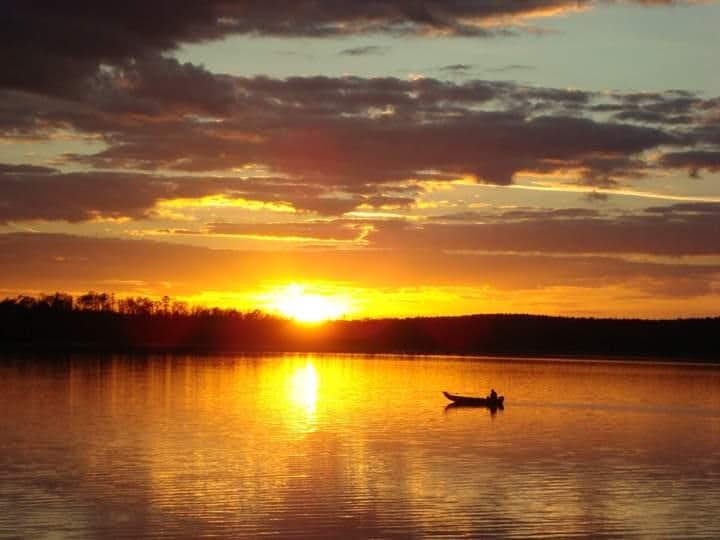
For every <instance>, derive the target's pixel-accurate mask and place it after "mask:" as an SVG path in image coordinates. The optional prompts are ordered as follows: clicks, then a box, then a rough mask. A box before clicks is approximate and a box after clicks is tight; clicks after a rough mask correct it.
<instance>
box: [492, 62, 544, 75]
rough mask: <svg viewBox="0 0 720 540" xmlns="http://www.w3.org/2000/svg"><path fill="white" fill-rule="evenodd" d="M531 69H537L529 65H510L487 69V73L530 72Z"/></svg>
mask: <svg viewBox="0 0 720 540" xmlns="http://www.w3.org/2000/svg"><path fill="white" fill-rule="evenodd" d="M531 69H535V67H534V66H531V65H528V64H508V65H506V66H498V67H493V68H487V69H486V70H485V71H488V72H490V73H506V72H508V71H529V70H531Z"/></svg>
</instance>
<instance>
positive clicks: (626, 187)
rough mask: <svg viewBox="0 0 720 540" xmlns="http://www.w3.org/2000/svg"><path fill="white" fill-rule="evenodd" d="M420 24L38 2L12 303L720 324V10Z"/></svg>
mask: <svg viewBox="0 0 720 540" xmlns="http://www.w3.org/2000/svg"><path fill="white" fill-rule="evenodd" d="M411 3H412V2H411ZM416 4H417V6H416V7H417V9H416V10H415V11H413V10H410V9H400V8H398V5H397V3H393V2H377V3H372V5H370V4H368V5H367V6H366V7H364V8H362V9H349V8H347V7H345V6H338V5H337V4H336V3H334V2H324V1H320V2H313V3H306V2H299V3H297V4H296V5H295V7H294V11H293V16H292V18H288V16H287V13H286V12H285V11H284V10H282V9H279V8H278V7H277V5H276V4H272V3H270V4H267V5H264V4H263V5H260V4H252V6H250V5H249V4H248V5H244V3H243V2H236V3H234V4H233V3H230V4H228V3H224V2H216V1H209V2H204V3H201V4H200V3H198V4H197V5H194V6H192V7H188V8H187V9H186V10H177V11H174V10H173V11H172V12H169V11H167V9H166V8H163V7H162V5H154V4H153V5H149V6H144V7H143V8H142V9H139V8H138V9H137V10H136V9H133V8H132V7H127V8H126V9H124V10H122V12H121V13H115V12H113V10H111V9H106V8H103V7H102V6H99V7H98V8H97V9H95V10H91V11H83V10H78V8H76V7H74V6H64V7H63V8H62V9H59V10H56V11H52V10H48V8H44V7H42V6H33V5H28V4H23V3H18V4H17V7H16V8H15V9H14V10H13V11H12V13H11V15H10V16H9V18H8V20H7V21H5V22H0V25H1V24H4V25H5V26H4V27H3V26H0V30H2V32H0V34H2V36H3V37H2V38H0V44H2V45H3V47H4V50H5V51H8V54H5V55H2V57H1V58H0V94H1V96H0V97H2V100H0V294H2V295H8V296H14V295H18V294H38V293H51V292H54V291H67V292H71V293H82V292H85V291H87V290H90V289H93V290H102V291H108V292H115V293H116V294H118V295H121V296H123V295H149V296H157V297H159V296H163V295H170V296H173V297H176V298H178V299H181V300H185V301H188V302H191V303H197V304H206V305H219V306H223V307H237V308H239V309H255V308H261V309H265V310H270V311H279V312H282V313H284V314H294V316H296V317H298V318H302V315H299V313H301V312H305V313H307V312H313V313H315V315H306V316H305V317H306V318H313V317H317V318H320V316H319V315H318V313H323V314H324V315H323V317H352V318H355V317H374V316H408V315H434V314H441V315H450V314H468V313H489V312H522V313H548V314H564V315H597V316H642V317H678V316H704V315H717V314H718V308H717V306H718V305H720V302H718V301H719V300H720V298H719V297H720V136H719V135H718V134H719V133H720V98H718V97H717V96H718V95H720V79H718V77H717V75H716V73H715V72H716V70H712V69H710V66H711V64H712V62H714V59H713V58H712V57H711V55H710V53H709V51H714V50H717V49H718V46H719V45H720V42H719V38H718V35H717V32H716V28H715V25H714V24H713V21H717V20H718V17H720V5H719V4H718V3H717V2H703V3H697V2H682V1H679V2H672V3H670V2H641V1H629V2H622V3H618V2H609V1H608V2H604V1H597V2H590V1H581V2H577V1H572V2H569V1H565V0H541V1H539V2H533V3H532V4H533V5H532V7H531V8H528V7H527V5H525V4H523V3H514V2H513V3H510V2H508V3H487V2H443V3H426V2H417V3H416ZM413 5H415V3H413ZM243 6H244V7H243ZM418 13H423V14H424V16H422V17H420V16H418ZM63 21H65V22H64V23H63ZM37 27H43V28H47V29H48V31H47V32H46V33H45V34H43V35H42V36H38V35H37V32H35V31H34V29H35V28H37ZM70 27H72V28H73V32H72V34H70V33H69V30H68V28H70ZM101 28H102V29H105V30H103V32H102V33H99V32H100V30H99V29H101ZM108 29H109V30H108ZM679 43H683V46H680V45H678V44H679ZM297 304H299V305H301V306H300V307H297V306H296V305H297Z"/></svg>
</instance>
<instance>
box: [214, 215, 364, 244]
mask: <svg viewBox="0 0 720 540" xmlns="http://www.w3.org/2000/svg"><path fill="white" fill-rule="evenodd" d="M205 232H207V233H210V234H225V235H233V236H265V237H267V236H271V237H279V238H303V239H315V240H340V241H349V240H357V239H358V238H359V237H360V236H361V235H362V234H363V232H364V231H363V228H362V223H353V222H351V221H347V220H334V221H309V222H301V223H210V224H208V225H207V226H206V227H205Z"/></svg>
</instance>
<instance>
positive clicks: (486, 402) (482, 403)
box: [443, 392, 505, 409]
mask: <svg viewBox="0 0 720 540" xmlns="http://www.w3.org/2000/svg"><path fill="white" fill-rule="evenodd" d="M443 394H445V397H446V398H448V399H449V400H450V401H452V402H453V403H456V404H458V405H470V406H474V407H490V408H498V409H502V407H503V403H504V402H505V396H498V397H497V399H490V398H489V397H472V396H458V395H456V394H451V393H450V392H443Z"/></svg>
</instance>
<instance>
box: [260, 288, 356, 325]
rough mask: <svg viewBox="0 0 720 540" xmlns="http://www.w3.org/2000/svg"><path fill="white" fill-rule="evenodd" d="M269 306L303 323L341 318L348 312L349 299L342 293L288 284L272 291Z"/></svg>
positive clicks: (269, 295)
mask: <svg viewBox="0 0 720 540" xmlns="http://www.w3.org/2000/svg"><path fill="white" fill-rule="evenodd" d="M267 296H268V302H267V307H268V308H269V309H271V310H272V311H276V312H278V313H280V314H281V315H284V316H286V317H290V318H291V319H294V320H296V321H298V322H302V323H320V322H323V321H327V320H330V319H339V318H340V317H342V316H343V315H345V314H346V313H347V312H348V309H349V301H348V299H347V298H345V297H343V296H340V295H325V294H320V293H310V292H307V291H306V288H305V286H303V285H296V284H293V285H288V286H287V287H284V288H282V289H278V290H276V291H274V292H271V293H270V294H268V295H267Z"/></svg>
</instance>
